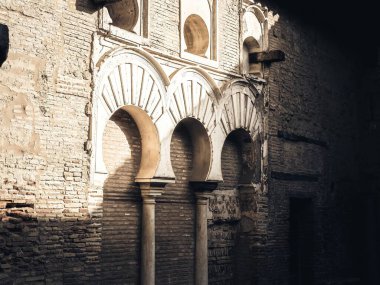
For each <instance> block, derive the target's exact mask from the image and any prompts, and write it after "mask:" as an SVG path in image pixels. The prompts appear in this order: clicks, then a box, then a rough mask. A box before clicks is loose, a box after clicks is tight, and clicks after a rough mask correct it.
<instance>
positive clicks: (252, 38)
mask: <svg viewBox="0 0 380 285" xmlns="http://www.w3.org/2000/svg"><path fill="white" fill-rule="evenodd" d="M242 27H243V31H242V39H241V42H242V47H241V72H242V73H244V74H254V75H258V76H262V70H261V69H262V64H261V63H251V62H249V54H250V53H253V52H260V51H263V50H266V49H267V45H268V40H267V33H268V20H267V17H266V15H265V11H264V10H263V8H261V7H260V6H257V5H251V6H249V7H248V8H246V9H245V11H244V14H243V18H242Z"/></svg>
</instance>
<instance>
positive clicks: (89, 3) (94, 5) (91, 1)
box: [75, 0, 106, 14]
mask: <svg viewBox="0 0 380 285" xmlns="http://www.w3.org/2000/svg"><path fill="white" fill-rule="evenodd" d="M105 2H106V1H99V0H77V1H76V2H75V8H76V9H77V10H78V11H80V12H84V13H87V14H93V13H95V12H97V11H98V10H99V9H100V8H101V7H102V6H103V4H104V3H105Z"/></svg>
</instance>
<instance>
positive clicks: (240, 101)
mask: <svg viewBox="0 0 380 285" xmlns="http://www.w3.org/2000/svg"><path fill="white" fill-rule="evenodd" d="M223 95H224V97H223V102H222V107H221V126H222V130H223V133H224V134H225V136H226V137H227V136H228V134H230V133H231V132H232V131H234V130H237V129H244V130H246V131H247V132H248V133H249V134H250V136H251V138H252V140H255V139H256V137H257V136H258V135H259V133H260V132H261V131H262V118H261V114H260V112H258V110H257V107H256V97H257V96H258V92H257V91H256V90H253V89H252V87H250V86H249V83H248V82H246V81H244V80H237V81H233V82H232V83H231V84H229V85H228V86H226V87H225V89H224V93H223Z"/></svg>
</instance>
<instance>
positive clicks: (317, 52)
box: [266, 7, 358, 284]
mask: <svg viewBox="0 0 380 285" xmlns="http://www.w3.org/2000/svg"><path fill="white" fill-rule="evenodd" d="M273 9H276V8H275V7H273ZM278 9H279V10H274V11H273V15H275V14H276V13H278V16H279V18H278V19H277V22H275V21H274V18H272V20H273V22H272V23H274V25H273V26H272V27H271V29H270V32H269V46H270V49H281V50H283V51H284V52H285V53H286V62H284V63H281V64H277V65H275V64H274V65H272V66H271V67H270V69H269V71H268V75H267V76H268V80H269V86H270V95H269V110H270V113H269V118H268V121H269V137H270V143H269V149H270V162H269V164H270V168H271V174H272V178H271V180H270V186H269V205H268V206H269V209H268V210H269V221H270V223H269V225H268V241H267V243H266V246H267V248H268V251H269V252H270V254H268V255H267V258H268V264H267V270H268V269H269V268H272V269H269V270H272V272H273V274H271V276H267V277H266V279H267V280H268V281H267V282H269V283H271V284H272V283H278V284H286V282H288V281H287V280H288V277H287V276H288V272H289V265H288V262H287V260H288V256H289V241H288V238H287V237H288V229H289V220H288V217H289V199H290V197H300V198H302V197H303V198H305V197H309V198H311V199H312V204H313V206H312V207H313V211H314V215H315V220H314V222H313V223H314V224H313V227H314V231H315V233H316V235H315V240H314V252H313V256H314V260H313V265H314V267H313V268H314V277H315V280H319V281H318V282H321V283H322V284H325V283H326V282H353V281H349V280H358V272H357V270H356V269H357V267H356V265H355V262H354V260H355V259H356V258H355V256H356V252H355V246H353V244H356V243H357V240H355V239H356V238H357V236H356V235H355V233H354V227H355V218H354V215H355V214H354V212H353V209H354V208H355V206H354V205H355V202H354V201H355V199H356V197H357V195H358V193H357V192H356V187H355V183H356V182H357V180H356V179H357V176H356V175H355V173H356V171H357V169H356V161H355V156H354V155H352V154H353V153H355V148H356V141H355V136H356V134H355V131H354V130H355V128H356V119H357V117H356V116H357V115H356V109H355V104H354V102H355V99H354V98H355V97H354V96H355V88H356V86H355V77H354V76H355V74H354V73H353V71H354V68H355V66H354V64H353V62H352V61H349V60H347V57H348V54H347V55H346V54H345V53H344V52H342V50H341V49H339V46H338V45H337V44H335V43H333V42H332V41H331V40H330V39H329V38H327V37H326V36H324V35H323V34H321V33H320V32H319V31H318V30H313V29H312V28H310V27H307V26H304V27H302V26H301V25H300V24H299V22H297V20H293V19H292V18H291V15H290V14H286V13H281V9H280V8H278ZM279 132H286V133H287V134H289V135H288V136H285V137H284V136H282V135H281V134H280V133H279ZM297 136H298V137H297ZM296 137H297V138H296ZM300 137H302V139H301V138H300ZM305 138H307V139H305ZM279 173H280V174H282V175H279ZM274 269H275V270H274ZM268 278H269V279H268ZM329 280H330V281H329ZM331 280H333V281H331ZM338 280H340V281H338Z"/></svg>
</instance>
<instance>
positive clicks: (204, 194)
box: [190, 181, 218, 285]
mask: <svg viewBox="0 0 380 285" xmlns="http://www.w3.org/2000/svg"><path fill="white" fill-rule="evenodd" d="M190 185H191V187H192V188H193V191H194V192H195V197H196V199H197V202H196V233H195V234H196V238H195V242H196V243H195V285H207V284H208V238H207V211H208V200H209V196H210V193H211V191H212V190H214V189H216V187H217V186H218V183H217V182H206V181H205V182H191V183H190Z"/></svg>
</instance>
